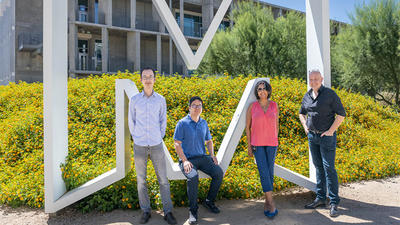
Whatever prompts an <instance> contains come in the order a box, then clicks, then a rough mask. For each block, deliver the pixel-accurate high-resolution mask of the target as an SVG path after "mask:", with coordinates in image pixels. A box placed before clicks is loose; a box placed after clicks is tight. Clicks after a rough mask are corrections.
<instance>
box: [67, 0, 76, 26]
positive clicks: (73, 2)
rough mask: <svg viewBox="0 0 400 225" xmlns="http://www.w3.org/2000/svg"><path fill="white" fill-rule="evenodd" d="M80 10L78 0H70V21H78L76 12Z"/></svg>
mask: <svg viewBox="0 0 400 225" xmlns="http://www.w3.org/2000/svg"><path fill="white" fill-rule="evenodd" d="M77 12H78V0H69V1H68V21H69V22H75V21H76V13H77Z"/></svg>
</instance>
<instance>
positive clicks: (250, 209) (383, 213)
mask: <svg viewBox="0 0 400 225" xmlns="http://www.w3.org/2000/svg"><path fill="white" fill-rule="evenodd" d="M340 196H341V198H342V200H341V202H340V206H339V209H340V213H341V215H340V216H339V217H337V218H330V217H329V212H328V209H317V210H309V209H304V208H303V207H304V205H305V204H306V203H309V202H310V201H312V200H313V199H314V194H313V193H312V192H310V191H308V190H305V189H303V188H299V187H297V188H293V189H290V190H288V191H284V192H279V193H275V194H274V199H275V202H276V205H277V208H278V209H279V214H278V216H276V218H275V219H274V220H269V219H267V218H266V217H265V216H264V214H263V200H221V201H218V202H217V203H216V204H217V206H219V207H220V209H221V213H220V214H217V215H215V214H211V213H209V212H207V211H206V210H205V209H204V208H203V207H202V206H200V209H199V224H223V225H228V224H232V225H242V224H243V225H247V224H257V225H258V224H271V225H272V224H276V225H295V224H296V225H301V224H304V225H313V224H316V225H317V224H318V225H321V224H322V225H328V224H379V225H381V224H400V176H397V177H393V178H388V179H384V180H374V181H365V182H358V183H352V184H346V185H342V186H341V187H340ZM173 213H174V215H175V217H176V218H177V220H178V224H188V223H187V217H188V210H187V208H184V207H179V208H174V210H173ZM140 215H141V212H140V210H114V211H112V212H108V213H100V212H91V213H87V214H82V213H80V212H78V211H76V210H74V209H72V208H66V209H63V210H61V211H59V212H57V213H55V214H50V215H49V214H45V213H44V210H37V209H29V208H16V209H14V208H10V207H7V206H0V224H1V225H3V224H4V225H9V224H10V225H11V224H16V225H22V224H51V225H61V224H77V225H78V224H85V225H89V224H90V225H94V224H98V225H105V224H113V225H116V224H121V225H136V224H139V219H140ZM148 224H155V225H159V224H162V225H164V224H167V223H166V222H165V221H164V220H163V217H162V212H159V211H153V212H152V217H151V219H150V221H149V223H148Z"/></svg>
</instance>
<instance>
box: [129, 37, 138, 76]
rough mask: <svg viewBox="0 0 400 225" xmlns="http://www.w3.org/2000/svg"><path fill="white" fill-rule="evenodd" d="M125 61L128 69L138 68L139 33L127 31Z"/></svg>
mask: <svg viewBox="0 0 400 225" xmlns="http://www.w3.org/2000/svg"><path fill="white" fill-rule="evenodd" d="M126 46H127V51H126V53H127V61H128V69H129V71H132V72H135V71H139V70H140V33H139V32H136V31H131V32H128V33H127V44H126Z"/></svg>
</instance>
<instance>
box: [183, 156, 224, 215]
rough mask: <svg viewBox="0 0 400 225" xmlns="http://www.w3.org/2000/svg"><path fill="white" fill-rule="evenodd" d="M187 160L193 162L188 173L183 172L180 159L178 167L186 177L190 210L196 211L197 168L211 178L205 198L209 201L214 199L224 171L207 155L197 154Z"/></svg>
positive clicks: (197, 190)
mask: <svg viewBox="0 0 400 225" xmlns="http://www.w3.org/2000/svg"><path fill="white" fill-rule="evenodd" d="M188 160H189V162H191V163H192V164H193V168H192V170H190V172H189V173H185V169H184V168H183V163H182V161H179V167H180V169H181V171H182V173H183V174H184V175H185V177H186V178H187V193H188V198H189V208H190V211H192V212H193V213H196V212H197V209H198V208H199V207H198V205H197V194H198V192H199V174H198V172H197V170H201V171H202V172H204V173H205V174H207V175H209V176H210V177H211V178H212V180H211V185H210V190H209V191H208V195H207V199H208V200H210V201H215V198H216V197H217V194H218V190H219V188H220V187H221V183H222V178H223V177H224V172H223V171H222V169H221V167H219V166H218V165H215V164H214V161H213V159H212V158H211V157H210V156H208V155H204V156H198V157H194V158H190V159H188Z"/></svg>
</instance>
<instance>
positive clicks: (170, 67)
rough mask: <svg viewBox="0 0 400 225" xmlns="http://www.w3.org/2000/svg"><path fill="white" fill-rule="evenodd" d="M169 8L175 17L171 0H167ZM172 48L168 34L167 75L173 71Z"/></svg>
mask: <svg viewBox="0 0 400 225" xmlns="http://www.w3.org/2000/svg"><path fill="white" fill-rule="evenodd" d="M169 9H170V10H171V13H172V15H173V16H174V18H175V15H174V14H175V13H174V9H173V8H172V0H169ZM172 48H173V43H172V38H171V35H170V36H169V75H172V74H173V73H174V60H173V58H172V57H173V55H172Z"/></svg>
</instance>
